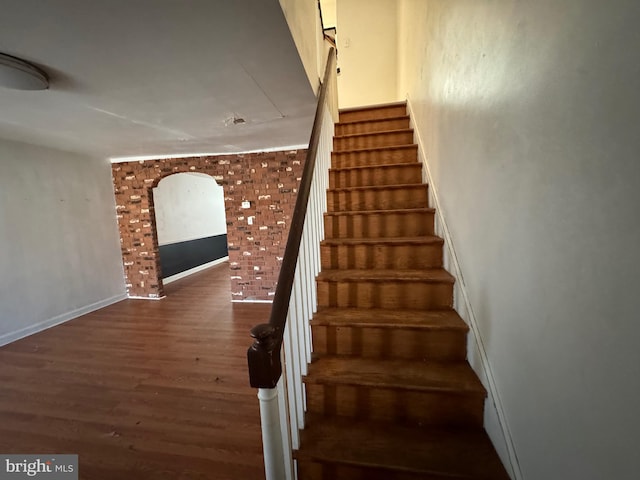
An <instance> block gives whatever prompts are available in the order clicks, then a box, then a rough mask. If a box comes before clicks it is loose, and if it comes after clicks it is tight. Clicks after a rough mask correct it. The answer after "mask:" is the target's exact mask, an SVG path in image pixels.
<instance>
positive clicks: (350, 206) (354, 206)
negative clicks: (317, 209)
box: [327, 185, 428, 212]
mask: <svg viewBox="0 0 640 480" xmlns="http://www.w3.org/2000/svg"><path fill="white" fill-rule="evenodd" d="M427 201H428V199H427V189H426V185H418V186H416V187H407V188H390V189H375V190H374V189H372V190H366V189H364V190H350V191H331V190H329V191H327V210H328V211H329V212H350V211H363V210H393V209H397V208H400V209H409V208H424V207H426V206H427Z"/></svg>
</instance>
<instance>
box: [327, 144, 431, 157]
mask: <svg viewBox="0 0 640 480" xmlns="http://www.w3.org/2000/svg"><path fill="white" fill-rule="evenodd" d="M396 149H416V150H417V149H418V145H417V144H416V143H407V144H404V145H387V146H384V147H368V148H354V149H352V150H338V151H334V152H332V154H334V155H344V154H349V153H360V152H374V151H379V150H396Z"/></svg>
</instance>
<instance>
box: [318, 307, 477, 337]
mask: <svg viewBox="0 0 640 480" xmlns="http://www.w3.org/2000/svg"><path fill="white" fill-rule="evenodd" d="M311 324H312V325H331V326H340V327H348V326H355V327H375V328H414V329H430V330H436V329H437V330H461V331H464V332H466V331H468V330H469V327H468V326H467V324H466V323H465V322H464V320H462V318H460V315H458V313H457V312H456V311H455V310H391V309H385V308H337V307H325V308H320V309H319V310H318V311H317V312H316V313H315V315H314V316H313V318H312V320H311Z"/></svg>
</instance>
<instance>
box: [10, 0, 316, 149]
mask: <svg viewBox="0 0 640 480" xmlns="http://www.w3.org/2000/svg"><path fill="white" fill-rule="evenodd" d="M0 51H1V52H2V53H6V54H9V55H13V56H17V57H20V58H23V59H25V60H28V61H30V62H32V63H34V64H36V65H38V66H39V67H41V68H43V69H44V70H45V71H47V72H48V73H49V76H50V78H51V88H50V89H49V90H47V91H38V92H33V91H30V92H27V91H17V90H8V89H5V88H2V87H0V137H4V138H9V139H14V140H20V141H25V142H29V143H35V144H40V145H45V146H50V147H54V148H61V149H64V150H70V151H77V152H82V153H87V154H90V155H93V156H101V157H119V156H153V155H173V154H188V153H223V152H241V151H251V150H261V149H270V148H278V147H286V146H292V145H300V144H305V143H307V142H308V137H309V133H310V129H311V124H312V120H313V113H314V108H315V99H314V95H313V91H312V89H311V87H310V85H309V82H308V80H307V77H306V75H305V73H304V69H303V67H302V64H301V62H300V59H299V57H298V54H297V51H296V48H295V45H294V43H293V40H292V39H291V36H290V33H289V29H288V27H287V24H286V22H285V19H284V16H283V14H282V11H281V9H280V6H279V2H278V0H181V1H179V0H92V1H87V0H46V1H42V0H0ZM234 118H242V119H244V123H237V122H234V121H233V119H234Z"/></svg>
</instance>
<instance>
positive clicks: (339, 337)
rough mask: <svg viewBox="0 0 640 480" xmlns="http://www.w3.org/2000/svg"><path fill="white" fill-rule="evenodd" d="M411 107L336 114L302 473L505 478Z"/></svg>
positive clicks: (328, 477)
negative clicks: (469, 354) (469, 355)
mask: <svg viewBox="0 0 640 480" xmlns="http://www.w3.org/2000/svg"><path fill="white" fill-rule="evenodd" d="M417 149H418V147H417V145H415V144H414V143H413V131H412V130H411V129H410V128H409V117H408V115H407V110H406V104H404V103H401V104H391V105H381V106H373V107H365V108H357V109H349V110H343V111H341V112H340V122H339V123H338V124H336V136H335V137H334V152H333V154H332V166H331V170H330V172H329V190H328V191H327V200H328V206H327V210H328V212H327V213H326V214H325V218H324V221H325V237H326V239H325V240H324V241H323V242H322V243H321V246H320V249H321V272H320V274H319V275H318V277H317V286H318V312H317V314H316V315H315V316H314V318H313V319H312V321H311V326H312V332H313V351H314V358H313V361H312V363H311V365H310V366H309V372H308V375H307V376H306V377H305V387H306V393H307V413H306V417H305V423H306V426H305V429H304V430H303V431H302V432H301V443H300V449H299V450H297V451H296V452H294V455H295V459H296V460H297V465H298V478H299V479H300V480H336V479H338V480H339V479H358V480H360V479H362V480H365V479H366V480H383V479H384V480H414V479H429V480H445V479H447V480H455V479H486V480H489V479H491V480H494V479H496V480H503V479H508V478H509V476H508V475H507V473H506V471H505V469H504V467H503V465H502V463H501V462H500V459H499V458H498V456H497V454H496V452H495V450H494V448H493V445H492V444H491V442H490V440H489V438H488V436H487V434H486V433H485V431H484V429H483V410H484V401H485V397H486V390H485V389H484V387H483V386H482V384H481V383H480V380H479V379H478V377H477V376H476V374H475V373H474V371H473V370H472V369H471V367H470V366H469V364H468V363H467V361H466V345H467V331H468V327H467V325H466V324H465V323H464V321H463V320H462V319H461V318H460V317H459V316H458V314H457V313H456V311H455V310H454V309H453V285H454V282H455V279H454V278H453V277H452V276H451V275H450V274H449V273H448V272H447V271H446V270H444V269H443V267H442V255H443V240H442V239H441V238H439V237H437V236H435V235H434V213H435V212H434V209H432V208H429V207H428V198H427V192H428V190H427V188H428V186H427V185H426V184H424V183H422V165H421V164H420V163H419V162H418V157H417Z"/></svg>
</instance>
